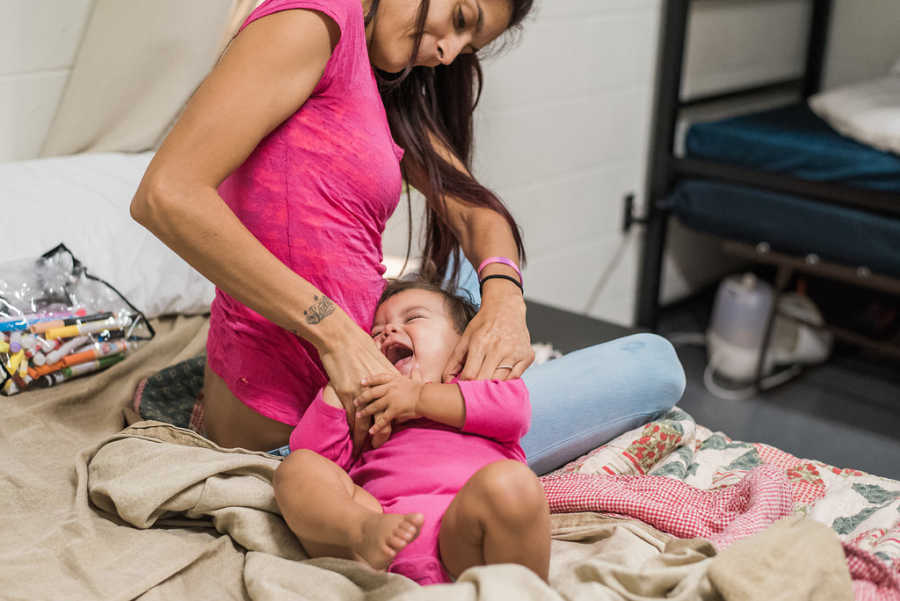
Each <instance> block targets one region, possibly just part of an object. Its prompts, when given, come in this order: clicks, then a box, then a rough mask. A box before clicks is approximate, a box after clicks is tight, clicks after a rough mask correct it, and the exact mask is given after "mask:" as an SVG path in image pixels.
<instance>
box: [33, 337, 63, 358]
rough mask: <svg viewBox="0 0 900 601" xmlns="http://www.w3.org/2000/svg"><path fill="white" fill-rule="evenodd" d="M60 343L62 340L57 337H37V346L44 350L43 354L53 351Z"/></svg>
mask: <svg viewBox="0 0 900 601" xmlns="http://www.w3.org/2000/svg"><path fill="white" fill-rule="evenodd" d="M62 343H63V342H62V340H60V339H59V338H57V339H56V340H46V339H44V338H40V337H38V338H37V344H38V346H39V347H41V350H42V351H44V353H45V354H46V353H50V352H53V351H55V350H56V349H58V348H59V347H61V346H62Z"/></svg>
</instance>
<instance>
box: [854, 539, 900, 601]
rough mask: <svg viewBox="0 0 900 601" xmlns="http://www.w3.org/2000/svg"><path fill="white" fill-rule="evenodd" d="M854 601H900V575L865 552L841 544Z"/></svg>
mask: <svg viewBox="0 0 900 601" xmlns="http://www.w3.org/2000/svg"><path fill="white" fill-rule="evenodd" d="M843 545H844V556H845V557H846V558H847V567H848V568H849V569H850V577H851V578H852V579H853V596H854V598H855V599H856V601H900V574H898V572H897V571H896V570H892V569H891V568H890V567H888V566H887V565H885V564H884V563H883V562H881V561H879V560H878V558H877V557H875V556H874V555H872V554H871V553H869V552H867V551H863V550H862V549H859V548H857V547H854V546H853V545H851V544H850V543H843Z"/></svg>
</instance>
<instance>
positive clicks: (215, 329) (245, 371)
mask: <svg viewBox="0 0 900 601" xmlns="http://www.w3.org/2000/svg"><path fill="white" fill-rule="evenodd" d="M297 8H301V9H311V10H315V11H319V12H321V13H323V14H325V15H326V16H328V17H329V18H331V19H332V20H333V21H334V22H335V23H336V24H337V26H338V27H339V28H340V32H341V37H340V40H339V41H338V43H337V45H336V46H335V48H334V50H333V52H332V55H331V58H330V59H329V61H328V64H327V65H326V67H325V72H324V74H323V75H322V78H321V80H320V81H319V83H318V85H317V86H316V88H315V89H314V90H313V92H312V95H311V96H310V97H309V99H307V100H306V102H305V103H303V105H302V106H301V107H300V109H299V110H298V111H297V112H296V113H294V115H292V116H291V117H290V118H289V119H287V120H286V121H285V122H284V123H282V124H281V125H280V126H279V127H278V128H276V129H275V130H274V131H273V132H272V133H271V134H269V135H268V136H266V137H265V138H264V139H263V140H262V141H261V142H260V143H259V145H258V146H257V147H256V149H255V150H254V151H253V153H252V154H251V155H250V156H249V157H248V158H247V160H246V161H245V162H244V163H243V164H242V165H241V166H240V167H238V168H237V169H236V170H235V171H234V172H233V173H232V174H231V175H230V176H229V177H228V178H227V179H225V181H223V182H222V184H221V185H220V186H219V194H220V195H221V196H222V198H223V199H224V200H225V202H226V203H227V204H228V206H229V207H230V208H231V210H232V211H234V213H235V215H237V217H238V218H239V219H240V220H241V222H242V223H243V224H244V225H245V226H246V227H247V228H248V229H249V230H250V232H252V233H253V235H254V236H256V238H257V239H259V241H260V242H262V244H263V245H264V246H265V247H266V248H268V249H269V250H270V251H271V252H272V253H273V254H274V255H275V256H276V257H278V258H279V259H280V260H281V261H282V262H284V264H285V265H287V266H288V267H290V268H291V269H292V270H294V271H295V272H296V273H298V274H300V275H301V276H303V277H304V278H305V279H306V280H308V281H309V282H311V283H312V284H313V285H315V286H316V287H317V288H319V290H321V291H322V292H324V293H325V294H326V295H327V296H328V297H329V298H331V299H332V300H333V301H334V302H335V303H337V304H338V305H339V306H340V307H341V308H343V309H344V311H346V312H347V314H348V315H349V316H350V317H351V318H352V319H353V320H354V321H356V323H358V324H359V325H360V327H362V328H364V329H365V330H366V331H368V330H369V329H370V328H371V325H372V320H373V317H374V313H375V304H376V302H377V300H378V297H379V295H380V294H381V291H382V290H383V287H384V281H383V279H382V275H383V274H384V267H383V266H382V263H381V260H382V252H381V236H382V233H383V232H384V227H385V223H386V222H387V219H388V217H390V215H391V213H393V211H394V209H395V208H396V206H397V202H398V201H399V198H400V192H401V185H402V178H401V173H400V159H401V158H402V156H403V150H402V149H401V148H400V147H399V146H397V145H396V144H395V143H394V141H393V139H392V138H391V134H390V128H389V126H388V122H387V116H386V115H385V110H384V105H383V104H382V102H381V97H380V95H379V93H378V88H377V84H376V81H375V75H374V72H373V70H372V67H371V64H370V63H369V56H368V51H367V48H366V38H365V29H364V23H363V12H362V4H361V2H360V0H267V1H266V2H264V3H263V4H261V5H260V6H259V7H257V8H256V10H254V11H253V13H251V15H250V16H249V17H248V18H247V20H246V21H245V22H244V24H243V25H242V27H241V30H243V28H244V27H246V26H247V25H248V24H250V23H251V22H253V21H255V20H256V19H260V18H262V17H265V16H267V15H270V14H272V13H275V12H278V11H282V10H287V9H297ZM297 60H303V57H298V59H297ZM211 313H212V315H211V320H210V334H209V337H210V338H209V342H208V344H207V352H208V360H209V363H210V367H212V368H213V370H214V371H216V373H218V374H219V375H220V376H221V377H222V378H223V379H224V380H225V381H226V383H227V384H228V385H229V388H230V389H231V390H232V392H233V393H234V394H235V395H236V396H237V397H238V398H239V399H241V400H242V401H243V402H244V403H246V404H247V405H248V406H250V407H251V408H253V409H255V410H256V411H258V412H259V413H261V414H263V415H265V416H267V417H270V418H272V419H276V420H278V421H281V422H284V423H288V424H295V423H297V421H299V418H300V416H301V415H302V414H303V411H304V410H305V409H306V407H307V406H309V404H310V403H311V402H312V400H313V398H314V396H315V394H316V392H317V391H318V390H319V389H320V388H321V387H322V386H323V385H324V384H325V383H326V381H327V380H326V377H325V373H324V370H323V369H322V365H321V363H320V361H319V358H318V355H317V353H316V351H315V348H314V347H313V346H312V345H311V344H309V343H307V342H306V341H301V340H299V339H297V338H296V337H295V336H294V335H293V334H291V333H289V332H286V331H285V330H283V329H282V328H280V327H278V326H275V325H274V324H272V323H271V322H269V321H268V320H266V319H265V318H263V317H262V316H260V315H259V314H258V313H256V312H254V311H252V310H251V309H249V308H247V307H246V306H245V305H243V304H241V303H240V302H238V301H236V300H235V299H233V298H231V297H230V296H228V295H227V294H225V293H224V292H222V291H221V290H216V298H215V300H214V301H213V305H212V308H211Z"/></svg>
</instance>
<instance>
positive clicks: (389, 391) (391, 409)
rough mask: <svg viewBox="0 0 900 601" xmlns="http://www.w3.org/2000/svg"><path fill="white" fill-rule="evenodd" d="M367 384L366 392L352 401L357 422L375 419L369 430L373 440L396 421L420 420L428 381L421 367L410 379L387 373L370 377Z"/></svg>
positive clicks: (415, 369) (366, 381) (416, 369)
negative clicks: (420, 400) (421, 397)
mask: <svg viewBox="0 0 900 601" xmlns="http://www.w3.org/2000/svg"><path fill="white" fill-rule="evenodd" d="M364 383H365V385H366V386H367V388H366V390H365V391H363V392H362V394H360V395H359V396H358V397H356V398H355V399H354V400H353V404H354V405H355V406H356V417H357V419H359V420H365V419H367V418H370V417H372V416H374V417H375V423H374V424H372V426H371V428H369V434H372V435H373V437H374V435H375V434H377V433H378V432H380V431H381V430H382V429H383V428H385V427H390V424H391V423H392V422H393V421H394V420H397V421H398V422H405V421H408V420H411V419H416V418H417V417H419V407H418V405H419V398H420V396H421V394H422V387H423V386H424V385H425V381H424V380H423V379H422V374H421V372H420V371H419V369H418V368H414V369H413V371H412V373H411V374H410V376H409V377H406V376H404V375H401V374H399V373H385V374H378V375H376V376H372V377H370V378H367V379H366V380H365V382H364ZM373 446H374V445H373Z"/></svg>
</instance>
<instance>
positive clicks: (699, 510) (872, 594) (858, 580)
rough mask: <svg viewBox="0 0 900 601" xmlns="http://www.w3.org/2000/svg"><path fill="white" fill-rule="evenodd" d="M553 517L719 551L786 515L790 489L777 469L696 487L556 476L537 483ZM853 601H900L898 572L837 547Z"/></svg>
mask: <svg viewBox="0 0 900 601" xmlns="http://www.w3.org/2000/svg"><path fill="white" fill-rule="evenodd" d="M541 483H542V484H543V485H544V491H545V493H546V494H547V500H548V501H549V503H550V511H551V512H552V513H567V512H573V511H596V512H602V513H614V514H618V515H622V516H624V517H630V518H634V519H638V520H641V521H643V522H646V523H648V524H650V525H651V526H653V527H654V528H657V529H659V530H662V531H663V532H667V533H669V534H672V535H674V536H678V537H680V538H694V537H702V538H706V539H708V540H710V541H712V542H713V544H715V545H716V546H717V547H719V548H722V547H726V546H728V545H729V544H731V543H733V542H735V541H737V540H739V539H741V538H744V537H746V536H749V535H751V534H754V533H756V532H759V531H761V530H765V529H766V528H767V527H768V526H769V525H770V524H772V523H773V522H775V521H776V520H778V519H780V518H782V517H784V516H786V515H789V514H790V513H791V507H792V504H793V503H792V499H791V496H792V494H791V493H792V490H791V484H790V482H789V481H788V478H787V476H786V475H785V473H784V469H783V467H782V468H781V469H779V468H778V467H775V466H769V465H763V466H759V467H756V468H754V469H752V470H751V471H749V472H748V473H747V475H746V476H744V478H743V479H741V481H740V482H738V483H737V484H734V485H731V486H725V487H722V488H718V489H715V490H700V489H698V488H694V487H692V486H689V485H687V484H685V483H684V482H681V481H679V480H675V479H672V478H666V477H664V476H621V475H619V476H608V475H605V474H565V473H563V474H556V475H550V476H544V477H543V478H541ZM842 544H843V546H844V554H845V555H846V558H847V567H848V568H849V570H850V577H851V578H852V579H853V594H854V597H855V598H856V601H900V575H898V573H896V571H895V570H892V569H891V568H890V567H888V566H887V565H885V564H884V563H883V562H881V561H879V560H878V558H876V557H875V556H874V555H872V554H871V553H868V552H866V551H863V550H862V549H859V548H858V547H855V546H854V545H852V544H850V543H846V542H845V543H842Z"/></svg>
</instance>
